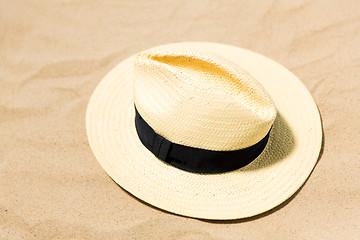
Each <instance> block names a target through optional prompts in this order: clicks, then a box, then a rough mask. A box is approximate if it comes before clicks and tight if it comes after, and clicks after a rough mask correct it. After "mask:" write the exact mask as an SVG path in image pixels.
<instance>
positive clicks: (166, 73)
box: [86, 42, 322, 219]
mask: <svg viewBox="0 0 360 240" xmlns="http://www.w3.org/2000/svg"><path fill="white" fill-rule="evenodd" d="M86 127H87V134H88V139H89V142H90V146H91V148H92V150H93V152H94V154H95V156H96V158H97V160H98V161H99V163H100V164H101V166H102V167H103V168H104V169H105V171H106V172H107V173H108V174H109V176H110V177H111V178H112V179H113V180H114V181H115V182H116V183H118V184H119V185H120V186H121V187H122V188H124V189H125V190H127V191H128V192H130V193H131V194H133V195H134V196H136V197H137V198H139V199H141V200H143V201H145V202H147V203H149V204H151V205H153V206H156V207H158V208H161V209H164V210H167V211H169V212H173V213H176V214H180V215H184V216H190V217H196V218H203V219H238V218H244V217H250V216H254V215H257V214H259V213H263V212H265V211H267V210H270V209H272V208H274V207H276V206H277V205H279V204H281V203H282V202H284V201H285V200H286V199H288V198H289V197H291V196H292V195H293V194H294V193H295V192H296V191H297V190H298V189H299V188H300V187H301V186H302V185H303V183H304V182H305V181H306V179H307V178H308V176H309V175H310V173H311V171H312V170H313V168H314V166H315V164H316V162H317V159H318V156H319V152H320V149H321V143H322V126H321V121H320V115H319V112H318V109H317V107H316V104H315V102H314V100H313V98H312V97H311V95H310V93H309V92H308V91H307V89H306V88H305V86H304V85H303V84H302V83H301V81H300V80H299V79H298V78H297V77H296V76H295V75H293V74H292V73H291V72H290V71H289V70H287V69H286V68H285V67H283V66H281V65H280V64H278V63H276V62H274V61H273V60H271V59H269V58H266V57H264V56H262V55H259V54H257V53H254V52H252V51H249V50H245V49H242V48H238V47H234V46H229V45H223V44H218V43H206V42H183V43H174V44H167V45H162V46H158V47H155V48H151V49H148V50H146V51H143V52H141V53H139V54H137V55H134V56H131V57H129V58H127V59H125V60H124V61H122V62H121V63H119V64H118V65H117V66H116V67H115V68H114V69H113V70H112V71H111V72H110V73H109V74H108V75H106V76H105V78H104V79H103V80H102V81H101V82H100V83H99V85H98V86H97V88H96V89H95V91H94V93H93V95H92V96H91V99H90V102H89V105H88V108H87V114H86Z"/></svg>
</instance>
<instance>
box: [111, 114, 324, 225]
mask: <svg viewBox="0 0 360 240" xmlns="http://www.w3.org/2000/svg"><path fill="white" fill-rule="evenodd" d="M320 119H321V114H320ZM321 122H322V120H321ZM274 124H279V126H280V127H275V126H274V128H273V129H272V131H275V132H272V133H271V134H281V137H277V138H273V140H272V141H271V142H270V143H268V144H271V146H269V148H268V149H270V148H271V149H274V148H275V149H277V148H278V149H279V148H280V151H279V154H277V156H276V157H273V158H272V159H271V161H266V163H265V164H264V163H261V162H260V161H259V163H257V164H250V165H248V166H247V167H244V168H243V169H241V171H253V170H256V169H259V168H263V167H268V166H270V165H272V164H274V163H276V162H278V161H281V160H282V159H284V158H285V157H286V156H288V155H289V154H290V153H291V152H292V150H293V149H294V147H295V144H296V143H295V138H294V134H293V132H292V131H291V129H290V127H289V125H288V123H287V122H286V120H285V119H284V118H283V117H282V116H281V115H280V114H279V113H278V114H277V116H276V119H275V122H274ZM321 130H322V143H321V149H320V153H319V157H318V159H317V161H316V164H315V166H316V165H317V164H318V162H319V160H320V158H321V156H322V154H323V151H324V142H325V141H324V129H323V127H322V125H321ZM276 131H279V132H276ZM282 146H286V148H283V147H282ZM315 166H314V168H313V170H314V169H315ZM313 170H312V171H311V173H310V174H309V176H308V178H307V179H306V180H305V182H304V183H303V184H302V185H301V187H300V188H299V189H298V190H297V191H296V192H295V193H294V194H293V195H292V196H291V197H290V198H288V199H287V200H286V201H284V202H283V203H281V204H280V205H278V206H276V207H274V208H272V209H270V210H268V211H266V212H263V213H260V214H258V215H255V216H252V217H247V218H241V219H234V220H210V219H199V218H195V217H188V218H193V219H196V220H199V221H203V222H208V223H215V224H233V223H243V222H250V221H253V220H257V219H259V218H263V217H266V216H268V215H270V214H272V213H274V212H276V211H278V210H280V209H282V208H283V207H285V206H286V205H287V204H288V203H289V202H291V201H292V200H293V199H294V198H295V197H296V196H297V195H298V193H299V192H300V191H301V189H302V188H303V187H304V185H305V183H306V182H307V180H308V179H309V177H310V175H311V174H312V172H313ZM235 171H236V170H235ZM114 182H115V181H114ZM115 183H116V182H115ZM118 186H120V185H118ZM120 187H121V186H120ZM122 189H123V190H124V192H126V193H127V194H128V195H129V196H131V197H133V198H135V199H137V200H138V201H139V202H141V203H143V204H145V205H147V206H148V207H151V208H153V209H156V210H158V211H161V212H164V213H168V214H172V215H177V216H182V215H180V214H176V213H172V212H169V211H166V210H163V209H161V208H158V207H155V206H153V205H151V204H149V203H147V202H145V201H143V200H141V199H139V198H137V197H136V196H134V195H132V194H131V193H130V192H128V191H127V190H125V189H124V188H122Z"/></svg>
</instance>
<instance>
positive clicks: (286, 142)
mask: <svg viewBox="0 0 360 240" xmlns="http://www.w3.org/2000/svg"><path fill="white" fill-rule="evenodd" d="M295 144H296V142H295V137H294V133H293V132H292V130H291V128H290V126H289V124H288V123H287V121H286V120H285V119H284V118H283V117H282V116H281V114H279V113H277V115H276V119H275V121H274V123H273V127H272V129H271V133H270V138H269V142H268V143H267V146H266V148H265V150H264V151H263V152H262V153H261V154H260V155H259V157H258V158H257V159H255V160H254V161H253V162H252V163H250V164H249V165H247V166H245V167H243V168H241V169H239V170H238V171H254V170H258V169H260V168H266V167H269V166H271V165H273V164H274V163H276V162H279V161H281V160H282V159H285V158H286V157H287V156H288V155H289V154H290V153H291V152H292V151H293V150H294V148H295ZM274 153H276V154H274Z"/></svg>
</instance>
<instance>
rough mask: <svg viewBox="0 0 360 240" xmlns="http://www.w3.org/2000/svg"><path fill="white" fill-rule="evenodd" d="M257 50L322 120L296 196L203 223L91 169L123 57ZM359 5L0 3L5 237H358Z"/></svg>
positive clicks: (1, 227) (0, 196) (131, 0)
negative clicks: (207, 47)
mask: <svg viewBox="0 0 360 240" xmlns="http://www.w3.org/2000/svg"><path fill="white" fill-rule="evenodd" d="M184 40H186V41H192V40H194V41H195V40H199V41H214V42H220V43H228V44H233V45H236V46H241V47H245V48H248V49H251V50H253V51H256V52H259V53H262V54H264V55H266V56H268V57H271V58H273V59H275V60H277V61H278V62H280V63H282V64H283V65H285V66H286V67H288V68H289V69H290V70H292V71H293V72H294V73H295V74H296V75H297V76H298V77H299V78H300V79H301V80H302V81H303V82H304V84H305V85H306V86H307V88H308V89H309V91H310V92H311V93H312V95H313V97H314V99H315V101H316V102H317V104H318V106H319V109H320V112H321V114H322V118H323V124H324V133H325V139H324V140H325V142H324V151H323V155H322V158H321V159H320V161H319V162H318V164H317V166H316V168H315V170H314V171H313V173H312V175H311V177H310V178H309V180H308V181H307V183H306V184H305V185H304V187H303V188H302V189H301V191H299V192H298V194H297V195H296V196H295V197H294V198H292V199H291V200H290V201H287V202H286V203H285V204H282V205H281V206H280V207H278V208H276V209H275V210H273V211H270V212H268V213H266V214H262V215H260V216H257V217H253V218H249V219H245V220H239V221H230V222H209V221H201V220H196V219H189V218H185V217H180V216H176V215H173V214H169V213H166V212H163V211H160V210H157V209H155V208H152V207H150V206H148V205H146V204H144V203H142V202H140V201H139V200H137V199H135V198H134V197H132V196H130V195H129V194H128V193H126V192H125V191H124V190H122V189H121V188H120V187H118V186H117V185H116V184H115V183H114V182H113V181H112V180H111V179H110V178H109V177H108V176H107V175H106V173H105V171H104V170H103V169H102V168H101V167H100V165H99V164H98V163H97V161H96V159H95V157H94V155H93V154H92V152H91V149H90V147H89V144H88V141H87V136H86V130H85V111H86V107H87V103H88V100H89V97H90V95H91V93H92V91H93V90H94V88H95V86H96V85H97V84H98V83H99V81H100V80H101V79H102V78H103V77H104V76H105V75H106V73H107V72H108V71H109V70H111V69H112V68H113V67H114V66H115V65H116V64H117V63H119V62H120V61H121V60H123V59H125V58H126V57H128V56H129V55H131V54H134V53H136V52H138V51H140V50H143V49H146V48H149V47H152V46H155V45H159V44H164V43H170V42H176V41H184ZM359 160H360V1H357V0H354V1H327V0H324V1H310V0H309V1H285V0H283V1H190V0H189V1H170V0H161V1H135V0H128V1H80V0H68V1H55V0H52V1H45V0H44V1H39V0H36V1H35V0H34V1H15V0H11V1H10V0H9V1H5V0H2V1H0V239H207V240H208V239H210V240H211V239H360V184H359V181H360V162H359Z"/></svg>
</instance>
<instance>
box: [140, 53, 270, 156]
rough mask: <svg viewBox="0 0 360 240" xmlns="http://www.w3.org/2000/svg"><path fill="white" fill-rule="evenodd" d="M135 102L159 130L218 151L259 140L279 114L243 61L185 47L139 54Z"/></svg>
mask: <svg viewBox="0 0 360 240" xmlns="http://www.w3.org/2000/svg"><path fill="white" fill-rule="evenodd" d="M134 101H135V105H136V108H137V109H138V112H139V113H140V115H141V116H142V117H143V119H144V120H145V121H146V122H147V123H148V124H149V125H150V126H151V127H152V128H153V129H154V131H155V132H156V133H158V134H159V135H161V136H163V137H164V138H166V139H168V140H169V141H171V142H174V143H177V144H181V145H185V146H190V147H195V148H202V149H208V150H214V151H230V150H238V149H242V148H246V147H249V146H252V145H254V144H256V143H257V142H259V141H260V140H261V139H262V138H264V137H265V136H266V134H267V133H268V131H269V130H270V128H271V126H272V124H273V122H274V120H275V117H276V108H275V104H274V103H273V101H272V99H271V98H270V96H269V95H268V94H267V92H266V90H265V89H264V88H263V87H262V86H261V85H260V84H259V83H258V82H257V81H256V79H254V78H253V77H252V76H251V75H250V74H249V73H247V72H246V71H245V70H244V69H243V68H242V67H241V66H239V65H237V64H235V63H233V62H231V61H229V60H227V59H224V58H221V57H219V56H217V55H215V54H213V53H209V52H200V51H187V50H183V49H171V48H163V49H160V48H157V49H150V50H147V51H144V52H141V53H139V54H138V56H137V59H136V62H135V71H134Z"/></svg>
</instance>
